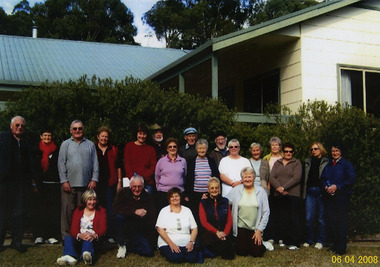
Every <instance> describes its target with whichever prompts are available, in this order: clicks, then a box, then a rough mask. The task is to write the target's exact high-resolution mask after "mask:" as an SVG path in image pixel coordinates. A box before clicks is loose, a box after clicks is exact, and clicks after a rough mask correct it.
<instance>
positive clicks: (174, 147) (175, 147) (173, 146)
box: [168, 146, 177, 148]
mask: <svg viewBox="0 0 380 267" xmlns="http://www.w3.org/2000/svg"><path fill="white" fill-rule="evenodd" d="M168 148H177V146H168Z"/></svg>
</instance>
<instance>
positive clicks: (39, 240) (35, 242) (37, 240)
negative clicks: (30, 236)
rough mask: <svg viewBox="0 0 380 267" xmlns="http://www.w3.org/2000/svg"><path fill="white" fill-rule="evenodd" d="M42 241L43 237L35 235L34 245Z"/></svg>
mask: <svg viewBox="0 0 380 267" xmlns="http://www.w3.org/2000/svg"><path fill="white" fill-rule="evenodd" d="M43 242H44V239H43V238H42V237H41V236H39V237H37V238H36V240H34V244H36V245H40V244H42V243H43Z"/></svg>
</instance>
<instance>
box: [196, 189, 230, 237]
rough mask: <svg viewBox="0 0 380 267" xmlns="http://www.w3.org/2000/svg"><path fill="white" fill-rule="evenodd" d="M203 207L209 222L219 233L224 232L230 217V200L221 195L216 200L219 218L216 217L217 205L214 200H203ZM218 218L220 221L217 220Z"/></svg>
mask: <svg viewBox="0 0 380 267" xmlns="http://www.w3.org/2000/svg"><path fill="white" fill-rule="evenodd" d="M201 205H202V206H203V209H204V210H205V213H206V216H207V221H208V222H209V223H210V224H211V225H212V226H214V227H215V228H216V229H218V230H219V231H224V228H225V227H226V223H227V217H228V205H229V204H228V199H227V198H225V197H222V195H219V196H218V197H217V198H216V212H217V215H218V216H215V206H214V205H215V204H214V199H212V198H211V197H208V198H207V199H202V200H201ZM216 217H217V218H218V220H216Z"/></svg>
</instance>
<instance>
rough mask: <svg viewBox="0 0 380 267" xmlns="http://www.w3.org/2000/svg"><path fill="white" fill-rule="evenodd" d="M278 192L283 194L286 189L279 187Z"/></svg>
mask: <svg viewBox="0 0 380 267" xmlns="http://www.w3.org/2000/svg"><path fill="white" fill-rule="evenodd" d="M276 191H277V192H279V193H280V194H282V192H284V191H285V189H284V188H283V187H282V186H279V187H277V188H276Z"/></svg>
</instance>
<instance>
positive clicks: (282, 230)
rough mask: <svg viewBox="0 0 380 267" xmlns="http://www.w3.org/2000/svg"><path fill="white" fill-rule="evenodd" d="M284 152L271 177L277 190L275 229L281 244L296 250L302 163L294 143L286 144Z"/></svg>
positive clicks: (298, 239) (298, 243)
mask: <svg viewBox="0 0 380 267" xmlns="http://www.w3.org/2000/svg"><path fill="white" fill-rule="evenodd" d="M283 153H284V158H282V159H279V160H277V161H276V162H275V163H274V165H273V168H272V171H271V173H270V177H269V180H270V182H271V184H272V185H273V188H274V189H275V190H276V191H275V193H274V202H273V210H272V212H273V216H274V229H275V232H276V235H277V236H278V238H279V243H280V246H285V244H288V245H289V249H290V250H296V249H299V246H300V234H299V233H300V230H299V229H300V218H299V210H300V182H301V177H302V165H301V162H300V161H299V160H298V159H296V158H294V157H293V154H294V146H293V144H291V143H286V144H284V145H283ZM281 241H282V242H281Z"/></svg>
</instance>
